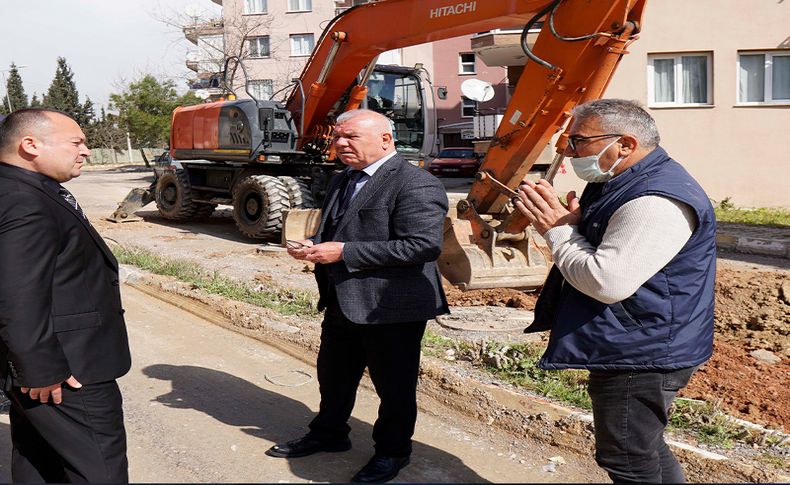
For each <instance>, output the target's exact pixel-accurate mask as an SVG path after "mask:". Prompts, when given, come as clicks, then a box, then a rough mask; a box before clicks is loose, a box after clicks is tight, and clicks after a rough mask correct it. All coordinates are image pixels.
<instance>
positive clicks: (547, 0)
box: [149, 0, 646, 289]
mask: <svg viewBox="0 0 790 485" xmlns="http://www.w3.org/2000/svg"><path fill="white" fill-rule="evenodd" d="M645 3H646V0H507V1H505V0H380V1H377V2H371V3H367V4H363V5H359V6H355V7H352V8H350V9H348V10H346V11H344V12H342V13H341V14H339V15H338V16H337V17H335V18H334V19H332V20H331V21H330V22H329V24H328V26H327V27H326V29H325V30H324V32H323V34H322V36H321V38H320V40H319V41H318V43H317V45H316V48H315V50H314V52H313V54H312V56H311V57H310V60H309V61H308V63H307V65H306V66H305V68H304V70H303V72H302V74H301V76H300V77H299V79H298V81H297V83H296V86H295V87H294V88H293V90H292V91H291V93H290V95H289V96H288V99H287V101H286V102H285V103H284V104H280V103H275V102H273V101H258V100H255V99H252V100H236V101H226V102H219V103H207V104H204V105H198V106H191V107H186V108H178V109H177V110H176V111H175V113H174V114H173V124H172V131H171V148H170V153H169V156H168V157H166V160H165V161H164V162H162V163H160V164H159V165H160V166H162V167H164V168H161V175H160V173H159V172H157V175H158V182H157V187H155V188H154V192H155V193H156V195H155V198H156V201H157V205H158V207H159V210H160V212H163V213H165V214H167V211H168V210H170V213H171V214H175V215H178V210H180V209H183V206H184V205H185V204H183V203H182V202H183V200H181V199H183V197H181V199H179V196H178V194H179V191H181V192H184V189H187V191H188V192H189V193H190V195H191V197H192V198H191V199H190V200H189V201H188V202H189V203H190V204H192V205H191V206H190V210H191V211H192V212H191V213H192V214H194V213H199V212H200V211H201V210H202V211H203V213H204V214H205V212H206V211H207V210H208V207H211V209H212V210H213V206H214V204H216V203H232V205H233V206H234V217H235V218H236V221H237V225H239V227H240V229H241V230H242V232H244V233H245V234H248V235H250V236H271V235H272V234H276V233H279V232H282V234H283V237H287V238H289V239H295V238H298V237H302V236H304V235H309V234H311V233H312V232H313V231H314V230H315V225H316V222H317V219H318V216H317V211H318V209H315V208H311V207H310V205H311V204H312V203H313V201H314V199H315V198H316V196H318V198H320V196H321V194H322V188H323V187H325V185H326V181H327V180H328V178H329V176H330V175H331V172H333V171H336V170H337V169H338V168H341V166H340V165H339V164H338V162H337V161H336V160H334V157H333V155H332V154H331V146H330V145H331V133H332V128H333V120H334V119H335V118H336V116H337V115H339V114H340V113H342V112H344V111H347V110H350V109H355V108H358V107H360V106H362V107H365V106H366V103H365V101H366V99H367V97H366V94H367V89H368V88H367V82H368V80H369V78H370V77H371V75H375V73H376V69H377V67H376V59H377V57H378V55H379V54H381V53H383V52H385V51H388V50H392V49H397V48H401V47H406V46H410V45H416V44H421V43H424V42H431V41H436V40H441V39H446V38H451V37H457V36H461V35H466V34H470V33H475V32H481V31H487V30H493V29H503V28H522V29H523V31H522V36H521V44H522V48H523V49H524V52H525V54H526V55H527V57H528V59H529V60H528V62H527V64H526V66H525V68H524V71H523V73H522V75H521V77H520V79H519V81H518V84H517V85H516V87H515V89H514V91H513V93H512V96H511V99H510V102H509V104H508V106H507V109H506V110H505V112H504V115H503V118H502V122H501V123H500V126H499V127H498V129H497V131H496V134H495V136H494V138H493V140H492V141H491V143H490V146H489V148H488V151H487V153H486V154H485V158H484V159H483V162H482V165H481V167H480V170H479V172H478V173H477V175H476V179H475V181H474V183H473V185H472V187H471V189H470V191H469V194H468V195H467V197H466V198H465V199H464V200H461V201H460V202H459V203H458V205H457V206H456V207H455V208H453V209H451V210H450V213H449V214H448V217H447V219H446V221H445V243H444V248H443V252H442V255H441V257H440V259H439V264H440V270H441V271H442V274H443V275H444V276H445V277H446V278H447V279H448V280H449V281H450V282H451V283H453V284H455V285H457V286H459V287H460V288H462V289H476V288H494V287H513V288H537V287H539V286H541V285H542V284H543V282H544V279H545V276H546V273H547V270H548V266H549V264H550V257H549V255H548V254H547V252H546V251H545V248H542V247H541V246H540V245H539V244H538V243H537V242H536V241H535V237H534V235H533V233H532V231H530V230H529V228H528V227H527V226H528V223H527V221H526V219H525V218H524V217H523V216H522V215H521V214H520V213H519V212H518V211H517V210H514V208H513V207H512V205H511V204H510V203H509V201H510V198H511V197H512V195H513V194H514V189H515V187H517V186H518V185H519V183H520V182H521V181H522V180H523V179H524V178H525V176H527V174H528V173H529V172H530V171H531V169H532V168H533V165H534V164H535V161H536V160H537V159H538V157H539V155H540V154H541V152H542V151H543V149H544V147H545V146H546V145H547V144H548V143H549V142H550V141H551V139H552V137H553V136H554V135H556V134H557V133H560V132H562V131H563V128H564V127H565V126H566V125H567V123H568V121H569V117H570V110H571V109H572V108H573V107H574V106H575V105H577V104H579V103H582V102H585V101H588V100H592V99H597V98H599V97H601V95H602V94H603V92H604V90H605V89H606V86H607V85H608V83H609V81H610V79H611V77H612V75H613V74H614V71H615V69H616V67H617V64H618V62H619V61H620V59H621V58H622V56H623V55H624V54H626V53H627V51H626V48H627V46H628V45H629V44H630V43H631V42H633V41H634V40H635V39H636V34H637V33H638V31H639V27H640V22H641V18H642V13H643V10H644V7H645ZM393 19H397V21H393ZM537 30H539V33H538V35H537V39H536V40H535V42H534V45H532V46H530V45H529V43H528V42H527V33H532V32H535V31H537ZM422 112H423V113H424V112H425V111H424V110H423V111H422ZM421 121H424V120H421ZM566 144H567V136H566V135H565V134H561V135H560V136H559V137H558V139H557V141H556V143H555V147H556V152H557V155H556V156H555V158H554V160H553V162H552V163H551V164H550V165H549V166H548V167H547V168H546V169H545V171H544V172H542V173H541V174H540V175H541V176H542V177H543V178H546V179H548V180H551V179H552V178H553V176H554V174H555V173H556V172H557V170H558V168H559V167H560V165H561V164H562V161H563V155H562V154H563V152H564V150H565V146H566ZM196 166H200V167H202V168H200V169H199V170H198V169H195V167H196ZM206 167H208V168H206ZM163 176H164V178H165V183H162V178H163ZM168 184H169V185H168ZM195 194H201V195H195ZM149 198H152V197H149ZM308 199H309V201H310V204H306V203H305V201H307V200H308ZM174 201H175V202H174ZM168 204H170V206H168ZM173 204H175V205H177V206H178V207H176V210H173V208H172V205H173ZM179 204H181V205H179ZM163 208H164V211H163ZM182 212H184V211H183V210H182ZM186 212H189V210H188V211H186ZM284 213H287V217H286V221H285V227H283V225H282V219H283V215H284ZM261 214H264V217H263V218H262V219H261V220H262V222H258V221H259V219H260V217H259V216H260V215H261ZM272 214H274V215H272ZM245 218H246V219H245ZM240 220H241V221H242V222H243V223H242V224H240V223H239V221H240ZM245 220H246V221H248V222H249V223H248V224H247V226H249V227H251V229H246V230H245V227H244V226H245Z"/></svg>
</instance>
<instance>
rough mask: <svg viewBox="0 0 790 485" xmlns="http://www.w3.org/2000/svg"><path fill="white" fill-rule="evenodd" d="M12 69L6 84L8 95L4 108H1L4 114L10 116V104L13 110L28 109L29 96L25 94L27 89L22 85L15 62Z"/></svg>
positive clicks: (4, 99) (4, 100)
mask: <svg viewBox="0 0 790 485" xmlns="http://www.w3.org/2000/svg"><path fill="white" fill-rule="evenodd" d="M10 67H11V70H9V71H8V78H7V79H6V83H5V89H6V95H5V96H3V106H2V108H0V109H2V112H3V114H8V109H9V104H10V106H11V109H12V110H17V109H22V108H27V107H28V103H27V95H26V94H25V87H24V86H23V85H22V76H20V75H19V69H17V67H16V64H14V63H13V62H12V63H11V66H10ZM9 101H10V103H9Z"/></svg>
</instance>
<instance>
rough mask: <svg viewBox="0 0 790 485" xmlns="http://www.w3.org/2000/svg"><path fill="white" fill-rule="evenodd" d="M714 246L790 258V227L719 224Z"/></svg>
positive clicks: (727, 249)
mask: <svg viewBox="0 0 790 485" xmlns="http://www.w3.org/2000/svg"><path fill="white" fill-rule="evenodd" d="M716 246H717V247H718V248H719V249H722V250H725V251H732V252H736V253H743V254H757V255H760V256H770V257H774V258H787V259H790V228H788V229H782V228H776V227H762V226H754V227H749V226H745V225H735V224H732V225H731V224H727V225H724V224H720V227H719V229H718V230H717V232H716Z"/></svg>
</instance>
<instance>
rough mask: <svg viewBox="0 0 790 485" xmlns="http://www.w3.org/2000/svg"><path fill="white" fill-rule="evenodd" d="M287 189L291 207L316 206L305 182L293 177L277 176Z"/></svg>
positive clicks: (304, 207)
mask: <svg viewBox="0 0 790 485" xmlns="http://www.w3.org/2000/svg"><path fill="white" fill-rule="evenodd" d="M277 178H279V179H280V181H281V182H282V183H283V185H285V189H286V190H287V191H288V202H289V203H290V207H291V209H312V208H314V207H316V202H315V197H314V196H313V192H312V191H311V190H310V186H309V185H308V184H307V182H303V181H301V180H299V179H297V178H294V177H285V176H283V177H277Z"/></svg>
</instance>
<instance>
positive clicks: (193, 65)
mask: <svg viewBox="0 0 790 485" xmlns="http://www.w3.org/2000/svg"><path fill="white" fill-rule="evenodd" d="M200 60H201V59H200V53H198V51H194V50H191V51H189V52H187V61H186V64H187V68H189V69H191V70H193V71H195V72H197V71H198V63H199V62H200Z"/></svg>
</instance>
